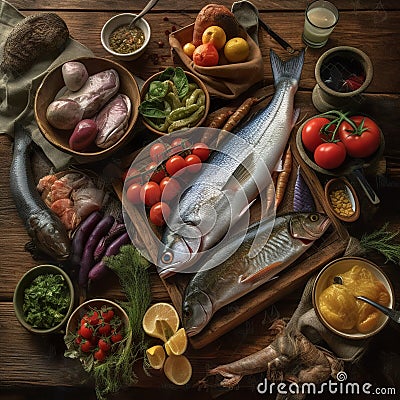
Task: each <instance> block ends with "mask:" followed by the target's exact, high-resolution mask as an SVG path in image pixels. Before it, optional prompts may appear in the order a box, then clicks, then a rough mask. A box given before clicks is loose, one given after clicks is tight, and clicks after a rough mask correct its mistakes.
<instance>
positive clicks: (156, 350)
mask: <svg viewBox="0 0 400 400" xmlns="http://www.w3.org/2000/svg"><path fill="white" fill-rule="evenodd" d="M146 356H147V359H148V360H149V364H150V366H151V367H152V368H154V369H161V368H162V367H163V365H164V362H165V358H166V355H165V351H164V348H163V347H162V346H160V345H159V344H158V345H156V346H153V347H150V348H149V349H147V350H146Z"/></svg>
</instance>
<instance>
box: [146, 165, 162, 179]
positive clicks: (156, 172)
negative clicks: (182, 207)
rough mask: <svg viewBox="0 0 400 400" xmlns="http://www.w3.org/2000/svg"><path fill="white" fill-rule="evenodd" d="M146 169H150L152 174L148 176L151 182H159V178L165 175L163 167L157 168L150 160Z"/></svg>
mask: <svg viewBox="0 0 400 400" xmlns="http://www.w3.org/2000/svg"><path fill="white" fill-rule="evenodd" d="M146 170H147V171H151V172H152V174H151V176H150V180H152V181H153V182H157V183H160V182H161V179H163V178H164V177H165V175H166V174H165V170H164V169H163V168H158V167H157V163H155V162H152V163H150V164H149V165H148V166H147V167H146Z"/></svg>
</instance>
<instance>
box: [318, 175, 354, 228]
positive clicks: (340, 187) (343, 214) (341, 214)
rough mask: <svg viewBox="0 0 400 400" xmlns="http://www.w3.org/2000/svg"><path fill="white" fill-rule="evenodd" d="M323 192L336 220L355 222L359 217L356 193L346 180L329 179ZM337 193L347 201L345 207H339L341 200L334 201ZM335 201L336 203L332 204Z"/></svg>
mask: <svg viewBox="0 0 400 400" xmlns="http://www.w3.org/2000/svg"><path fill="white" fill-rule="evenodd" d="M324 190H325V198H326V202H327V204H328V206H329V208H330V209H331V210H332V212H333V213H334V214H335V216H336V217H337V218H339V219H340V220H341V221H343V222H354V221H357V219H358V218H359V216H360V203H359V201H358V197H357V194H356V191H355V190H354V188H353V186H352V185H351V184H350V182H349V181H348V180H347V179H345V178H334V179H331V180H329V181H328V182H327V183H326V185H325V189H324ZM335 192H336V193H335ZM339 193H341V195H343V196H344V197H345V198H346V199H347V201H348V203H347V206H346V205H344V206H341V204H340V203H343V202H342V200H339V201H338V199H335V197H336V196H337V195H336V194H339ZM335 201H338V203H336V204H334V203H335ZM343 208H344V209H343Z"/></svg>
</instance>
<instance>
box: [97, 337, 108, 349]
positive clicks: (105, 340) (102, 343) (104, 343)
mask: <svg viewBox="0 0 400 400" xmlns="http://www.w3.org/2000/svg"><path fill="white" fill-rule="evenodd" d="M97 345H98V346H99V348H100V349H101V350H103V351H104V352H107V351H109V350H110V349H111V343H110V339H108V338H100V339H99V341H98V343H97Z"/></svg>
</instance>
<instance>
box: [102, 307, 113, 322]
mask: <svg viewBox="0 0 400 400" xmlns="http://www.w3.org/2000/svg"><path fill="white" fill-rule="evenodd" d="M113 316H114V310H113V309H112V308H111V307H107V308H104V309H101V318H103V321H104V322H110V321H111V319H112V317H113Z"/></svg>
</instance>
